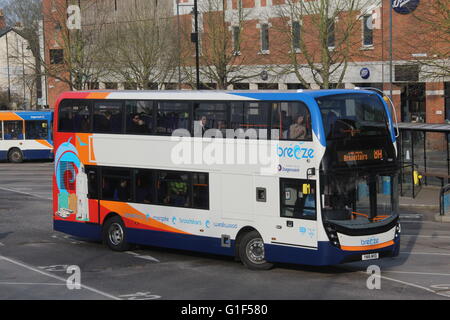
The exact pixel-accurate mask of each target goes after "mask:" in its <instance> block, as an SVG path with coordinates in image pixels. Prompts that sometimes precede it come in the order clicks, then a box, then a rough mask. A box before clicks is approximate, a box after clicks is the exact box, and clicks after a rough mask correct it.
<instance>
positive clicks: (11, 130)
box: [4, 121, 24, 140]
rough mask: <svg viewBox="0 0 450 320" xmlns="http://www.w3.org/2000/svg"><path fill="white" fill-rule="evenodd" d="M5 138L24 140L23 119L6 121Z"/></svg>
mask: <svg viewBox="0 0 450 320" xmlns="http://www.w3.org/2000/svg"><path fill="white" fill-rule="evenodd" d="M4 127H5V129H4V130H5V140H22V139H23V138H24V137H23V121H4Z"/></svg>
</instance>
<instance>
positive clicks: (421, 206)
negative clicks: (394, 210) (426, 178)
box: [399, 186, 450, 223]
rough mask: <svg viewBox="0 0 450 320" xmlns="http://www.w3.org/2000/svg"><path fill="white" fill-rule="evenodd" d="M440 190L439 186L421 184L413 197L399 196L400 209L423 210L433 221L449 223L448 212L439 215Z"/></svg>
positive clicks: (449, 216)
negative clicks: (420, 187) (417, 192)
mask: <svg viewBox="0 0 450 320" xmlns="http://www.w3.org/2000/svg"><path fill="white" fill-rule="evenodd" d="M440 192H441V188H440V187H437V186H422V189H421V190H420V192H419V194H418V195H417V196H416V197H415V198H411V197H400V199H399V206H400V209H404V210H416V211H421V212H422V211H423V212H425V213H426V214H427V215H428V216H429V217H430V218H431V219H433V220H435V221H438V222H447V223H450V215H449V213H448V212H447V213H446V215H444V216H441V215H440V213H439V210H440V207H439V201H440V199H439V196H440Z"/></svg>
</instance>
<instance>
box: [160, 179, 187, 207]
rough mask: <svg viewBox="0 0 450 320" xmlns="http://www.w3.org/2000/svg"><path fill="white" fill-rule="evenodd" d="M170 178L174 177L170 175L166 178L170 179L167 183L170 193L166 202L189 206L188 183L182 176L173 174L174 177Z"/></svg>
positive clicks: (178, 205)
mask: <svg viewBox="0 0 450 320" xmlns="http://www.w3.org/2000/svg"><path fill="white" fill-rule="evenodd" d="M170 178H172V177H169V176H168V178H166V179H168V180H169V181H168V184H167V187H168V195H167V197H166V198H165V200H164V202H165V203H166V204H170V205H173V206H177V207H187V206H188V205H189V204H188V201H187V191H188V186H187V183H186V182H184V181H183V180H182V179H181V177H175V176H173V178H174V179H170Z"/></svg>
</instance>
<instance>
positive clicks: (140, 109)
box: [125, 101, 154, 134]
mask: <svg viewBox="0 0 450 320" xmlns="http://www.w3.org/2000/svg"><path fill="white" fill-rule="evenodd" d="M125 117H126V133H129V134H151V133H153V119H154V117H153V101H126V102H125Z"/></svg>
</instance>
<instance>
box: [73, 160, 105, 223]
mask: <svg viewBox="0 0 450 320" xmlns="http://www.w3.org/2000/svg"><path fill="white" fill-rule="evenodd" d="M85 177H86V178H87V179H85V181H77V184H78V183H81V184H83V185H85V188H86V190H87V194H83V192H82V193H81V194H80V197H86V201H87V204H88V206H87V210H88V215H87V216H86V215H85V216H84V217H83V218H87V219H88V221H89V222H92V223H99V222H100V219H99V217H100V200H99V195H100V186H101V183H100V175H99V170H98V168H97V167H94V166H86V167H85ZM81 180H84V179H81ZM80 187H81V188H80V189H81V190H82V189H83V188H84V187H83V186H82V185H80Z"/></svg>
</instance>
